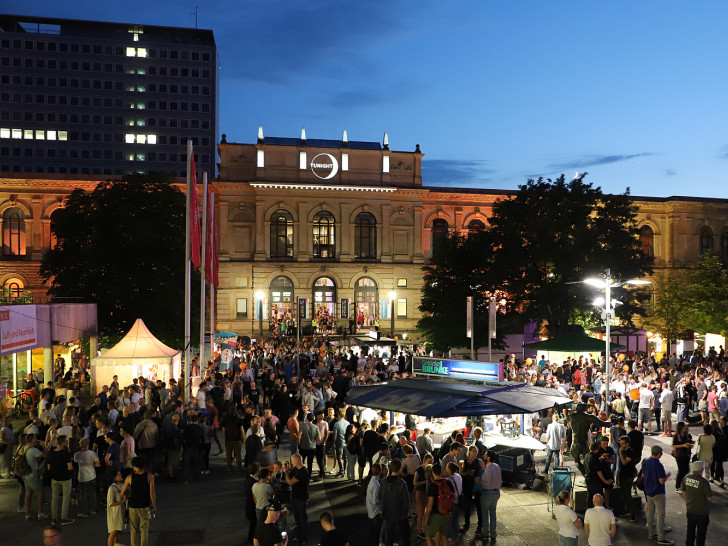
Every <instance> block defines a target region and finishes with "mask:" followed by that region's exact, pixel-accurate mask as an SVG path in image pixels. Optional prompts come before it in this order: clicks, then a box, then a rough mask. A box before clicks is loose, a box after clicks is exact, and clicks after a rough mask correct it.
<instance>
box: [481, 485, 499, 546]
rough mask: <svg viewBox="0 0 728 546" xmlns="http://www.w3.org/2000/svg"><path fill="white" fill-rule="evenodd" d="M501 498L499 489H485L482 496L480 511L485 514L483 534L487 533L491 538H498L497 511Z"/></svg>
mask: <svg viewBox="0 0 728 546" xmlns="http://www.w3.org/2000/svg"><path fill="white" fill-rule="evenodd" d="M499 498H500V490H499V489H484V490H483V492H482V493H481V494H480V511H481V512H483V533H487V534H488V536H490V537H495V536H496V529H495V527H496V517H495V511H496V507H497V506H498V499H499Z"/></svg>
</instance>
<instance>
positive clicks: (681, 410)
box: [677, 404, 688, 423]
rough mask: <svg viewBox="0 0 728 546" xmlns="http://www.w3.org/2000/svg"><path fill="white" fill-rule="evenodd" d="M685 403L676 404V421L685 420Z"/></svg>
mask: <svg viewBox="0 0 728 546" xmlns="http://www.w3.org/2000/svg"><path fill="white" fill-rule="evenodd" d="M687 409H688V407H687V405H686V404H678V405H677V421H678V423H679V422H680V421H685V417H687V413H688V412H687Z"/></svg>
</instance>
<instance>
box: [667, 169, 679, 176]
mask: <svg viewBox="0 0 728 546" xmlns="http://www.w3.org/2000/svg"><path fill="white" fill-rule="evenodd" d="M665 174H666V175H667V176H675V175H676V174H677V171H676V170H675V169H667V170H666V171H665Z"/></svg>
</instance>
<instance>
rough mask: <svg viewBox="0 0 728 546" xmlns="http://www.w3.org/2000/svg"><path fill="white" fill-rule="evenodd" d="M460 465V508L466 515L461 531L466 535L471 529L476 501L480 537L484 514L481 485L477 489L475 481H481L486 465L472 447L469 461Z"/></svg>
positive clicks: (476, 450)
mask: <svg viewBox="0 0 728 546" xmlns="http://www.w3.org/2000/svg"><path fill="white" fill-rule="evenodd" d="M460 464H461V466H460V475H461V476H462V479H463V494H462V497H461V498H460V508H461V511H462V512H463V513H464V515H465V523H464V525H463V527H462V529H461V531H462V532H463V533H466V532H467V531H468V529H470V515H471V512H472V507H473V499H475V512H476V513H477V515H478V526H477V528H476V531H475V534H476V535H478V534H481V533H482V529H483V514H482V512H481V511H480V491H481V489H480V483H479V482H478V484H477V485H478V487H477V488H476V487H475V485H476V483H475V479H476V478H478V479H480V476H481V475H482V473H483V469H484V468H485V463H484V462H483V460H482V459H479V458H478V448H477V447H476V446H475V445H472V446H470V447H469V448H468V457H467V459H465V460H464V461H462V462H461V463H460ZM418 468H419V467H418ZM415 500H416V499H415Z"/></svg>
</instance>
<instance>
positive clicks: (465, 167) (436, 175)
mask: <svg viewBox="0 0 728 546" xmlns="http://www.w3.org/2000/svg"><path fill="white" fill-rule="evenodd" d="M487 164H488V161H485V160H477V159H469V160H468V159H464V160H459V159H423V160H422V182H423V184H425V185H428V186H458V187H460V186H472V187H476V186H483V185H485V184H487V183H489V182H492V180H493V177H491V176H490V175H492V174H495V173H496V172H497V171H496V170H495V169H492V168H489V167H488V166H487Z"/></svg>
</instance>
